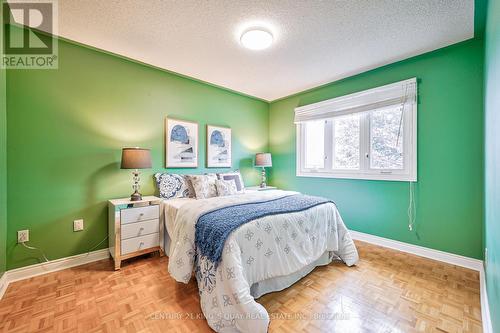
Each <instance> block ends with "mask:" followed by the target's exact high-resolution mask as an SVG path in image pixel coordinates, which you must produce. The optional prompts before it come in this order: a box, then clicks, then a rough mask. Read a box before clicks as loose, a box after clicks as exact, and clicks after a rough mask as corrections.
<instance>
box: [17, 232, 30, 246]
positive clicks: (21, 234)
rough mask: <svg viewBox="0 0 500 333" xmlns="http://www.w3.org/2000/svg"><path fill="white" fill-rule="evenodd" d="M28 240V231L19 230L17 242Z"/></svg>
mask: <svg viewBox="0 0 500 333" xmlns="http://www.w3.org/2000/svg"><path fill="white" fill-rule="evenodd" d="M29 240H30V231H29V230H19V231H18V232H17V242H18V243H24V242H28V241H29Z"/></svg>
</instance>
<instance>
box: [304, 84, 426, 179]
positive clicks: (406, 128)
mask: <svg viewBox="0 0 500 333" xmlns="http://www.w3.org/2000/svg"><path fill="white" fill-rule="evenodd" d="M408 84H410V85H411V84H413V85H414V86H413V87H412V89H414V93H413V92H412V94H411V95H410V97H409V98H406V97H408V95H406V96H405V98H406V99H405V102H404V111H403V112H404V113H403V152H404V153H403V158H404V160H403V165H404V169H402V170H389V169H385V170H380V169H371V168H370V158H369V156H370V155H369V154H370V149H371V147H370V138H369V136H370V124H369V122H370V116H369V114H370V111H374V110H378V109H382V108H385V107H383V106H382V107H378V106H380V105H381V104H383V102H381V103H379V102H378V101H377V98H378V96H381V98H382V99H384V98H386V97H387V95H388V94H387V91H389V90H392V91H397V90H395V89H397V88H398V87H401V89H403V91H404V89H405V87H406V85H408ZM386 99H387V98H386ZM364 103H365V104H364ZM349 105H355V106H356V108H350V107H349ZM360 105H361V107H360ZM363 105H366V106H367V107H363ZM395 105H396V104H393V106H395ZM338 106H341V107H338ZM336 107H338V110H339V112H338V113H337V109H336ZM386 107H389V105H386ZM360 109H361V110H362V111H359V110H360ZM295 110H296V119H297V111H299V112H301V113H300V114H299V117H300V115H304V114H306V115H307V116H308V117H309V116H311V117H321V114H324V115H325V118H324V119H323V120H324V121H325V123H326V126H325V163H324V168H322V169H308V168H305V167H304V166H305V135H302V134H303V133H304V127H305V123H304V122H300V121H299V122H297V121H296V134H297V135H296V149H297V154H296V168H297V169H296V175H297V176H298V177H320V178H341V179H366V180H390V181H417V101H416V79H415V78H413V79H409V80H405V81H401V82H397V83H394V84H390V85H386V86H382V87H378V88H374V89H370V90H367V91H363V92H360V93H355V94H351V95H347V96H342V97H339V98H334V99H331V100H327V101H323V102H319V103H315V104H310V105H307V106H303V107H299V108H297V109H295ZM346 110H347V111H346ZM349 110H352V112H350V111H349ZM353 113H359V114H360V163H359V165H360V168H359V170H352V169H346V170H339V169H333V155H334V153H333V151H334V150H333V149H334V147H333V145H334V142H333V122H332V119H334V117H335V115H336V114H339V115H346V114H353ZM332 115H333V116H332ZM299 119H300V118H299Z"/></svg>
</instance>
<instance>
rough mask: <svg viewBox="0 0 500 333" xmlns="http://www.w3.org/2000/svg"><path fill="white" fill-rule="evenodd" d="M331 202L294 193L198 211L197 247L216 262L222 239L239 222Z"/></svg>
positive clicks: (302, 209) (240, 223) (220, 250)
mask: <svg viewBox="0 0 500 333" xmlns="http://www.w3.org/2000/svg"><path fill="white" fill-rule="evenodd" d="M328 202H332V201H330V200H328V199H325V198H320V197H314V196H310V195H304V194H294V195H290V196H286V197H281V198H278V199H270V200H266V201H258V202H250V203H242V204H236V205H233V206H228V207H223V208H219V209H216V210H213V211H210V212H207V213H205V214H203V215H201V216H200V217H199V218H198V221H197V223H196V237H195V243H196V247H197V248H198V250H199V251H200V253H201V255H202V256H203V257H208V259H210V261H212V262H213V263H214V264H215V266H218V264H219V262H220V260H221V257H222V251H223V249H224V243H225V242H226V239H227V238H228V237H229V235H230V234H231V232H232V231H233V230H235V229H236V228H238V227H239V226H241V225H243V224H245V223H248V222H250V221H253V220H256V219H259V218H261V217H264V216H269V215H277V214H286V213H293V212H300V211H304V210H307V209H309V208H312V207H315V206H318V205H322V204H325V203H328Z"/></svg>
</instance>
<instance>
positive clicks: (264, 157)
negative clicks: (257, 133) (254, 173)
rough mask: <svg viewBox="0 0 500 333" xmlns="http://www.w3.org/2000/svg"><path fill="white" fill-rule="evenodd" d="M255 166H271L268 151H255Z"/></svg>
mask: <svg viewBox="0 0 500 333" xmlns="http://www.w3.org/2000/svg"><path fill="white" fill-rule="evenodd" d="M255 166H256V167H271V166H273V161H272V160H271V154H270V153H257V154H255Z"/></svg>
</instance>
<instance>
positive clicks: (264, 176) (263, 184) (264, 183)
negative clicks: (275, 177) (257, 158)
mask: <svg viewBox="0 0 500 333" xmlns="http://www.w3.org/2000/svg"><path fill="white" fill-rule="evenodd" d="M266 187H267V184H266V168H264V167H263V168H262V173H261V182H260V188H266Z"/></svg>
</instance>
